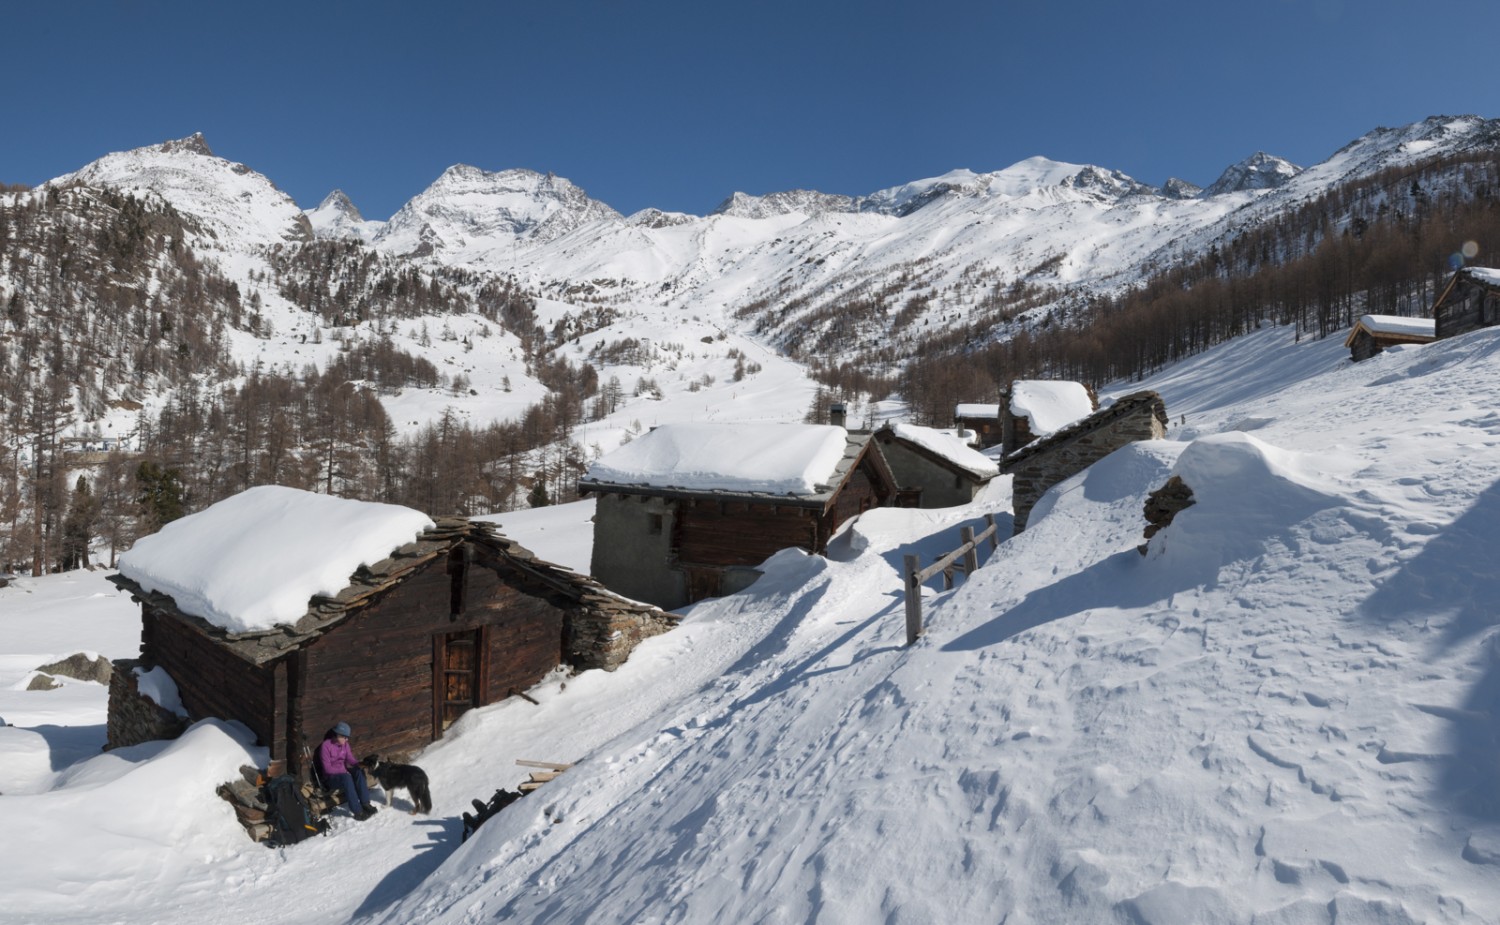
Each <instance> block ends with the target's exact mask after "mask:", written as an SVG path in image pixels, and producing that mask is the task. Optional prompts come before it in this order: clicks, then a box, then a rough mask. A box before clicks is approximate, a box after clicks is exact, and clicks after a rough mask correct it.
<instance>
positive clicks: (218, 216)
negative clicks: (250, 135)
mask: <svg viewBox="0 0 1500 925" xmlns="http://www.w3.org/2000/svg"><path fill="white" fill-rule="evenodd" d="M43 185H44V186H46V187H57V186H71V185H81V186H102V187H110V188H114V189H120V190H125V191H127V192H131V193H134V194H137V195H156V196H160V197H161V198H162V199H164V200H165V201H167V202H168V203H170V204H171V205H172V207H173V208H175V209H176V210H177V211H179V212H181V213H183V214H184V215H187V216H189V217H190V218H194V219H197V220H198V222H199V224H200V225H201V226H202V228H203V230H204V231H205V232H207V233H208V234H209V235H211V236H212V237H214V238H216V239H218V241H219V242H220V244H221V245H224V246H226V247H232V246H234V245H235V244H239V245H243V246H248V247H252V248H253V247H262V246H267V245H271V244H279V243H283V242H286V241H300V240H307V239H309V238H310V237H311V236H312V228H311V227H310V225H309V224H308V220H307V218H306V217H305V216H304V215H303V213H302V210H301V209H300V208H298V207H297V204H296V203H295V202H293V201H292V198H291V197H290V196H288V195H287V194H286V193H284V192H282V191H281V190H279V189H277V188H276V185H275V184H274V183H272V182H271V181H270V180H269V179H267V178H266V177H265V176H264V175H262V174H259V173H256V172H255V171H254V170H252V169H250V168H249V167H247V166H245V165H244V164H237V163H234V162H232V161H228V160H225V159H224V158H222V157H218V156H217V155H215V154H214V153H213V151H211V150H210V149H209V147H208V143H207V142H206V141H204V139H203V135H202V134H201V133H196V134H193V135H189V136H188V137H186V138H179V139H176V140H174V141H166V142H162V143H160V144H154V145H148V146H146V147H144V148H135V149H133V150H130V151H120V152H116V153H114V154H106V155H105V156H104V157H101V158H99V159H98V160H97V161H94V162H93V163H91V164H88V165H86V166H85V167H83V168H81V169H80V170H77V171H74V172H73V173H70V174H65V175H63V176H61V177H58V178H56V179H53V180H48V181H47V182H46V183H45V184H43Z"/></svg>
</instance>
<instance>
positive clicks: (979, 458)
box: [890, 423, 1000, 479]
mask: <svg viewBox="0 0 1500 925" xmlns="http://www.w3.org/2000/svg"><path fill="white" fill-rule="evenodd" d="M890 431H891V434H892V435H893V436H895V438H896V439H897V440H904V441H906V442H907V443H909V444H912V445H913V446H916V447H919V448H920V449H923V450H926V451H927V452H928V453H930V454H932V455H933V456H937V457H939V458H940V459H942V460H944V461H946V462H948V463H950V464H951V465H952V466H954V467H956V468H958V469H962V470H963V471H964V472H967V473H968V474H969V475H972V476H974V477H975V478H976V479H990V478H994V477H995V476H997V475H999V474H1000V466H999V464H998V463H996V462H995V460H993V459H991V458H990V457H988V456H986V455H984V454H983V453H981V452H979V451H978V450H976V449H974V448H973V447H971V446H969V445H968V444H967V443H965V442H963V441H962V440H960V439H959V438H958V437H956V436H954V435H953V434H952V433H949V432H948V431H944V430H938V429H935V428H932V427H921V426H919V425H916V424H906V423H896V424H893V425H891V427H890Z"/></svg>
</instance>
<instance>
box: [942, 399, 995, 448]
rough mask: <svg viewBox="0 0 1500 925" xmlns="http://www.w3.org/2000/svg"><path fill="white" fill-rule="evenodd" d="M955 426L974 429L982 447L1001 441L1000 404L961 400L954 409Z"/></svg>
mask: <svg viewBox="0 0 1500 925" xmlns="http://www.w3.org/2000/svg"><path fill="white" fill-rule="evenodd" d="M953 426H954V427H957V428H960V429H962V430H969V431H973V432H974V434H975V435H976V436H977V437H978V443H979V446H980V448H981V449H984V448H987V447H992V446H994V445H995V444H997V443H999V442H1000V406H999V405H996V404H986V403H984V402H972V401H967V402H960V403H959V404H958V405H957V406H956V407H955V408H954V409H953Z"/></svg>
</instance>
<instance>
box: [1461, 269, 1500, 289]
mask: <svg viewBox="0 0 1500 925" xmlns="http://www.w3.org/2000/svg"><path fill="white" fill-rule="evenodd" d="M1464 272H1465V273H1467V274H1469V276H1471V277H1473V278H1474V279H1476V280H1478V281H1479V282H1481V283H1484V284H1485V285H1486V286H1500V270H1496V269H1494V268H1492V267H1467V268H1465V269H1464Z"/></svg>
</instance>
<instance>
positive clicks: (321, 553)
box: [120, 485, 434, 633]
mask: <svg viewBox="0 0 1500 925" xmlns="http://www.w3.org/2000/svg"><path fill="white" fill-rule="evenodd" d="M432 526H434V524H433V521H432V518H430V517H428V516H427V515H426V514H423V513H421V512H420V511H415V510H412V509H411V508H408V507H401V506H399V505H395V504H376V503H372V502H368V501H350V500H347V499H344V498H335V497H333V496H331V495H319V494H314V493H312V492H307V491H301V490H298V489H295V488H286V487H283V486H280V485H263V486H260V487H258V488H251V489H249V490H247V491H242V492H240V493H239V494H237V495H235V496H233V497H230V498H226V499H224V500H223V501H220V502H219V503H218V504H215V505H213V506H211V507H209V508H207V509H206V510H203V511H200V512H198V513H197V514H191V515H189V516H187V517H184V518H182V519H181V520H174V521H173V522H171V523H169V524H167V525H166V526H165V527H163V528H162V529H161V530H160V531H159V532H157V533H154V534H152V535H151V536H147V537H143V538H142V539H140V540H138V541H137V542H136V544H135V545H134V546H133V547H131V549H130V551H128V552H126V553H125V554H124V555H122V556H121V557H120V573H121V574H122V575H124V576H125V577H126V578H128V579H130V580H131V581H134V582H135V583H136V584H138V585H140V586H141V587H142V588H144V589H145V590H147V591H155V592H159V593H161V594H166V595H170V596H171V597H172V599H173V601H174V602H175V603H176V604H177V608H178V609H179V610H181V611H182V612H183V613H187V614H192V615H193V616H196V617H201V618H202V619H204V620H206V621H208V622H209V623H211V624H213V625H214V626H217V627H220V628H222V629H225V630H228V631H229V632H234V633H251V632H257V631H263V630H269V629H271V628H272V627H274V626H277V625H278V624H287V625H290V624H293V623H295V622H296V621H297V620H298V619H299V618H300V617H302V615H303V614H305V613H307V608H308V602H309V600H310V599H311V598H312V597H313V596H314V595H325V596H328V595H333V594H337V593H338V592H339V591H340V590H342V589H343V588H345V587H346V586H348V584H349V576H350V575H352V574H353V573H354V571H355V570H356V569H358V568H359V567H360V566H362V565H371V564H373V563H375V562H378V561H380V560H381V559H384V558H386V557H387V556H389V555H390V553H391V551H392V550H394V549H395V548H397V547H398V546H401V545H403V544H405V543H410V542H411V541H412V540H414V539H416V537H417V536H418V535H419V534H420V533H421V532H422V531H423V530H426V529H427V528H429V527H432Z"/></svg>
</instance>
